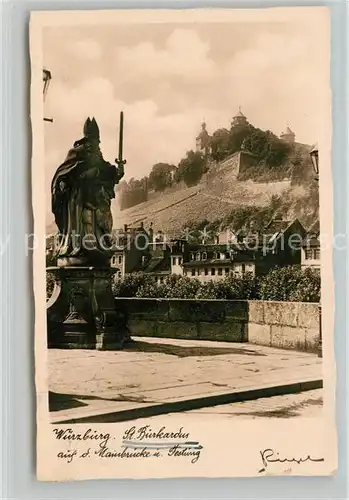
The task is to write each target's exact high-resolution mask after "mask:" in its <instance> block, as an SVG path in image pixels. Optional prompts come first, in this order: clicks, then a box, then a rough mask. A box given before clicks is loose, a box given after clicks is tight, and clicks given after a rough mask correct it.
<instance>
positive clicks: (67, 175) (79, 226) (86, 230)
mask: <svg viewBox="0 0 349 500" xmlns="http://www.w3.org/2000/svg"><path fill="white" fill-rule="evenodd" d="M85 147H86V146H85V142H84V140H83V139H82V140H81V141H77V142H76V143H75V144H74V148H72V149H71V150H70V151H69V153H68V155H67V158H66V160H65V161H64V163H63V164H62V165H61V166H60V167H58V169H57V171H56V174H55V176H54V177H53V180H52V186H51V192H52V212H53V213H54V216H55V221H56V224H57V227H58V229H59V233H60V235H61V238H60V244H59V245H58V248H57V252H56V255H57V256H61V257H64V256H69V257H73V256H77V255H79V254H80V253H85V254H86V253H87V252H88V253H89V254H90V256H91V257H92V254H95V258H99V257H98V255H100V256H101V257H103V255H104V257H105V258H107V254H108V252H107V251H106V247H108V246H109V245H110V241H111V239H110V238H109V237H108V234H109V235H110V233H111V230H112V215H111V210H110V202H111V199H112V198H114V197H115V193H114V186H115V184H116V183H117V182H118V180H119V178H120V177H119V175H118V170H117V168H116V167H115V166H114V165H111V164H110V163H109V162H107V161H105V160H104V159H103V157H102V156H100V157H98V155H97V156H96V158H94V159H93V160H91V156H89V157H87V156H86V149H85ZM87 235H88V240H84V237H86V236H87ZM91 237H93V240H91ZM90 242H92V247H91V244H90ZM83 243H85V244H84V245H83ZM83 247H84V248H83Z"/></svg>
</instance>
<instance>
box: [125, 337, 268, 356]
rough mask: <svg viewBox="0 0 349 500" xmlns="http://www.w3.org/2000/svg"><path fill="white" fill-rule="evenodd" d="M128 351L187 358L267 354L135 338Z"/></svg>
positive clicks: (126, 347)
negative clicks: (161, 342)
mask: <svg viewBox="0 0 349 500" xmlns="http://www.w3.org/2000/svg"><path fill="white" fill-rule="evenodd" d="M124 351H127V352H157V353H161V354H169V355H170V356H178V357H179V358H186V357H189V356H219V355H224V354H238V355H241V354H243V355H245V356H265V354H263V353H261V352H258V351H255V350H253V349H241V348H239V347H235V348H234V347H209V346H207V347H206V346H179V345H172V344H160V343H159V344H156V343H154V342H149V343H148V342H142V341H138V340H134V341H133V342H132V343H130V344H127V345H126V346H125V347H124Z"/></svg>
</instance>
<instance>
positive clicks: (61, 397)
mask: <svg viewBox="0 0 349 500" xmlns="http://www.w3.org/2000/svg"><path fill="white" fill-rule="evenodd" d="M77 398H78V396H75V395H73V394H59V393H57V392H51V391H49V393H48V406H49V411H59V410H69V409H70V408H80V407H81V406H88V405H87V403H83V402H82V401H79V400H78V399H77ZM84 399H85V398H84Z"/></svg>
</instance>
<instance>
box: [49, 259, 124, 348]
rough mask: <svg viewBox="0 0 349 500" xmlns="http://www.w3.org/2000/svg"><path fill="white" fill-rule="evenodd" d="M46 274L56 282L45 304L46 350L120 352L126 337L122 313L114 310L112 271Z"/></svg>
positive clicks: (57, 269) (75, 268)
mask: <svg viewBox="0 0 349 500" xmlns="http://www.w3.org/2000/svg"><path fill="white" fill-rule="evenodd" d="M47 272H50V273H52V274H53V275H54V276H55V279H56V284H55V288H54V290H53V294H52V296H51V297H50V299H49V300H48V302H47V331H48V347H51V348H73V349H74V348H75V349H77V348H78V349H121V348H122V347H123V344H124V342H125V341H126V340H128V333H127V328H126V322H125V319H124V317H123V315H122V313H121V312H120V311H119V312H118V311H116V309H115V301H114V297H113V293H112V287H111V284H112V275H113V271H112V270H111V269H110V268H108V267H105V268H102V267H87V266H86V267H84V266H68V267H51V268H48V269H47ZM114 272H115V271H114Z"/></svg>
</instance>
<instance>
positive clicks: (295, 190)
mask: <svg viewBox="0 0 349 500" xmlns="http://www.w3.org/2000/svg"><path fill="white" fill-rule="evenodd" d="M315 191H316V189H315ZM275 197H278V198H279V200H280V204H279V207H278V209H279V211H281V212H283V215H284V216H285V217H288V218H294V217H298V218H300V220H301V221H302V222H303V223H304V224H305V225H306V226H308V225H310V224H311V223H312V221H313V220H314V218H316V216H317V193H316V192H314V188H311V187H310V185H309V184H306V185H304V186H291V182H290V180H284V181H280V182H269V183H257V182H253V181H251V180H248V181H239V180H237V179H236V178H235V176H234V175H232V174H231V172H230V171H229V170H226V169H225V170H224V171H222V172H220V173H219V175H217V176H215V177H213V178H212V177H210V178H208V177H204V178H203V180H202V181H201V183H200V184H198V185H196V186H193V187H190V188H188V187H183V188H181V189H179V190H177V191H173V190H170V192H168V191H167V192H166V191H165V192H163V193H159V195H158V196H157V197H155V198H153V199H152V200H149V201H147V202H144V203H141V204H139V205H136V206H134V207H132V208H130V209H127V210H123V211H122V212H120V211H119V210H118V209H117V207H116V206H114V207H113V208H114V213H113V216H114V226H115V227H121V226H122V225H123V224H130V225H134V224H139V223H140V222H143V223H144V225H145V227H148V226H149V225H150V223H151V222H152V223H153V226H154V229H155V230H159V229H161V230H162V231H164V232H167V233H169V232H178V231H180V230H181V229H183V228H184V227H185V226H186V224H188V223H191V222H193V221H197V222H199V221H201V220H208V221H209V222H213V221H216V220H220V219H223V218H224V217H226V216H227V215H229V214H230V213H231V212H232V211H233V210H234V209H237V208H241V207H246V206H250V207H251V206H255V207H256V208H259V207H266V206H268V205H269V204H270V203H271V200H272V198H275Z"/></svg>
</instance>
